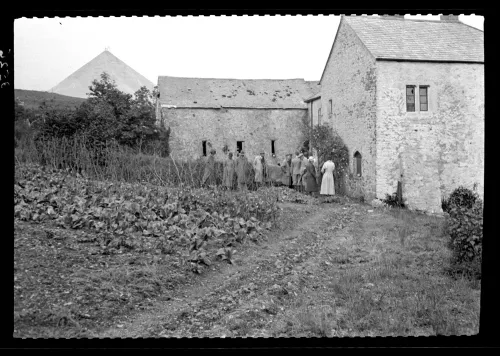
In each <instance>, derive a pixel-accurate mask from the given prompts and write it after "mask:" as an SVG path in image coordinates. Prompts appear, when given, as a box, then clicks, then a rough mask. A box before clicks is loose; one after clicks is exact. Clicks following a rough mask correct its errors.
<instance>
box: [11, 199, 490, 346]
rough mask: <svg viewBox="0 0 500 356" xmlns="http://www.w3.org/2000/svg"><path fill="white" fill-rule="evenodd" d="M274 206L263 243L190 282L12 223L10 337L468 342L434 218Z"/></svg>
mask: <svg viewBox="0 0 500 356" xmlns="http://www.w3.org/2000/svg"><path fill="white" fill-rule="evenodd" d="M280 207H281V208H282V211H281V214H280V218H279V221H278V226H277V227H276V228H273V229H272V230H271V231H268V232H267V235H266V238H265V239H263V240H260V241H258V242H252V241H247V242H245V243H244V244H242V245H240V246H236V247H235V250H236V251H235V252H234V255H233V259H232V262H233V263H229V262H228V261H227V260H218V261H216V262H214V263H213V264H211V265H210V266H208V267H207V268H206V269H204V270H203V271H202V272H201V274H196V273H194V272H192V271H190V270H189V269H188V268H187V267H185V266H183V265H182V263H181V262H179V260H176V259H174V258H173V257H172V258H169V257H168V256H166V257H158V256H148V255H144V256H143V255H134V254H133V253H123V254H115V255H109V256H106V255H102V254H99V253H97V252H95V251H94V250H95V246H93V245H92V243H91V241H92V236H91V235H86V234H85V233H84V232H81V231H78V232H75V231H71V230H70V231H68V230H63V229H59V228H56V227H53V226H49V225H47V226H44V225H43V224H32V223H28V222H20V221H16V222H15V249H14V259H15V270H14V281H15V287H14V288H15V290H14V294H15V315H14V337H99V338H101V337H112V338H124V337H301V336H306V337H307V336H326V337H331V336H337V337H342V336H379V335H380V336H399V335H403V336H406V335H415V336H417V335H436V334H445V335H463V334H467V335H472V334H476V333H477V332H478V330H479V296H480V290H479V288H480V287H479V283H478V282H477V281H476V282H474V281H469V280H466V279H463V278H453V277H452V276H450V275H448V274H447V273H446V270H447V264H448V259H449V251H448V249H447V248H446V240H447V237H446V236H445V235H444V233H443V224H444V218H439V217H433V216H427V215H424V214H418V213H412V212H408V211H403V210H399V209H390V208H372V207H371V206H369V205H366V204H361V203H358V202H353V201H349V200H338V201H336V202H322V203H319V204H310V203H309V204H308V203H306V204H299V203H290V202H286V203H280ZM87 245H88V246H87ZM82 246H87V247H85V248H83V247H82Z"/></svg>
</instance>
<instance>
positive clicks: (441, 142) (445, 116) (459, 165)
mask: <svg viewBox="0 0 500 356" xmlns="http://www.w3.org/2000/svg"><path fill="white" fill-rule="evenodd" d="M406 85H416V86H417V88H416V103H415V104H416V105H415V107H416V108H415V109H416V111H415V112H406V96H405V95H406ZM419 85H429V89H428V92H429V99H428V101H429V110H428V111H427V112H419V95H418V86H419ZM377 88H378V91H377V103H378V108H377V128H376V136H377V155H376V156H377V168H376V170H377V182H376V194H377V197H378V198H384V197H385V194H386V193H387V194H392V193H393V192H395V191H396V188H397V181H398V179H401V180H402V186H403V197H404V198H405V199H406V200H407V205H408V206H409V207H410V208H412V209H421V210H428V211H435V212H440V211H441V197H442V196H447V195H449V194H450V193H451V191H452V190H453V189H455V188H456V187H457V186H459V185H465V186H466V187H468V188H472V186H473V184H474V183H478V193H479V194H480V195H481V196H483V194H484V188H483V187H484V66H483V65H482V64H458V63H455V64H454V63H417V62H413V63H412V62H392V61H391V62H389V61H378V62H377Z"/></svg>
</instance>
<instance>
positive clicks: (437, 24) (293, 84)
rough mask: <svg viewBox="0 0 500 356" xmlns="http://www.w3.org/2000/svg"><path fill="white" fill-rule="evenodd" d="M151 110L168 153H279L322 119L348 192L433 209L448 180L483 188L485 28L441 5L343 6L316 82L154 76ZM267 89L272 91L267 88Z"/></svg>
mask: <svg viewBox="0 0 500 356" xmlns="http://www.w3.org/2000/svg"><path fill="white" fill-rule="evenodd" d="M158 87H159V90H160V100H159V101H158V104H157V118H158V120H163V122H164V124H165V125H167V126H169V127H171V129H172V137H171V147H172V149H173V150H174V152H178V154H179V156H182V157H192V158H196V157H199V156H202V155H203V154H204V152H205V151H204V147H205V146H204V145H205V143H203V142H205V141H206V142H210V143H212V145H213V146H214V147H215V148H216V149H217V150H218V151H220V148H221V147H223V145H225V144H227V145H228V147H229V149H230V150H231V151H234V149H235V148H236V147H240V146H238V145H240V143H239V142H243V143H242V145H243V146H242V147H243V148H244V149H245V150H246V151H249V153H250V154H251V155H255V154H257V153H258V152H259V151H260V150H261V149H262V148H264V151H265V152H266V153H268V154H269V153H271V152H272V150H274V152H275V153H276V154H277V155H278V156H281V157H283V155H284V154H285V153H288V152H291V151H293V150H295V149H296V148H297V147H298V146H299V145H300V142H299V136H300V134H299V132H298V125H299V122H300V121H301V120H302V118H303V116H304V115H308V116H307V118H308V120H310V122H311V125H317V124H328V125H329V126H330V127H332V129H333V130H336V131H337V132H338V133H339V134H340V136H341V137H342V138H343V140H344V142H345V144H346V146H347V148H348V150H349V155H350V173H351V174H349V175H348V176H347V177H346V181H347V187H348V191H349V194H351V195H362V196H363V197H364V198H365V200H368V201H369V200H371V199H374V198H380V199H383V198H385V195H386V194H392V193H394V192H395V191H396V189H397V185H398V182H400V183H401V185H402V190H403V197H404V199H405V200H406V204H407V206H408V207H409V208H410V209H419V210H425V211H434V212H441V211H442V210H441V198H442V197H443V196H445V195H448V194H449V193H450V192H451V191H452V190H453V189H455V188H456V187H457V186H459V185H465V186H467V187H469V188H472V187H473V185H477V191H478V193H479V195H480V196H482V197H484V34H483V31H480V30H478V29H475V28H472V27H470V26H468V25H465V24H463V23H461V22H460V21H458V17H457V16H442V17H441V20H440V21H427V20H409V19H404V18H403V17H402V16H383V17H371V16H342V17H341V21H340V24H339V28H338V31H337V34H336V37H335V39H334V42H333V45H332V49H331V51H330V55H329V58H328V60H327V62H326V65H325V68H324V70H323V74H322V76H321V80H320V81H319V85H315V82H306V81H303V80H299V79H294V80H283V81H273V80H255V81H250V80H226V79H189V78H171V77H159V79H158ZM273 99H276V100H273Z"/></svg>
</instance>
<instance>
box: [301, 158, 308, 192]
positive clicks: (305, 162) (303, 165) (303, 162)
mask: <svg viewBox="0 0 500 356" xmlns="http://www.w3.org/2000/svg"><path fill="white" fill-rule="evenodd" d="M301 155H302V156H301V157H300V181H299V183H300V184H299V190H300V191H301V192H303V191H304V190H305V188H306V181H305V179H304V174H305V173H306V167H307V165H308V164H309V160H308V158H307V157H309V154H308V152H302V153H301Z"/></svg>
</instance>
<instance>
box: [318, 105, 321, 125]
mask: <svg viewBox="0 0 500 356" xmlns="http://www.w3.org/2000/svg"><path fill="white" fill-rule="evenodd" d="M320 124H321V108H319V109H318V125H320Z"/></svg>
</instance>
